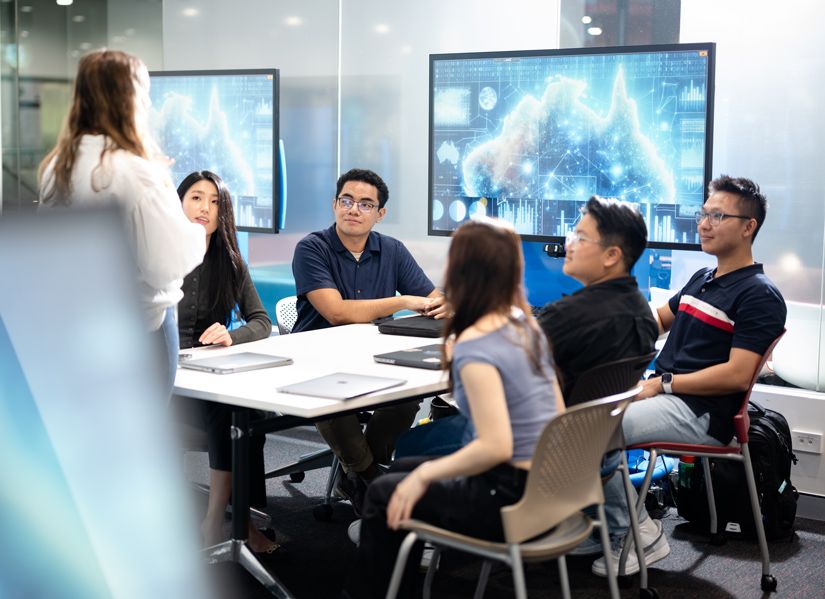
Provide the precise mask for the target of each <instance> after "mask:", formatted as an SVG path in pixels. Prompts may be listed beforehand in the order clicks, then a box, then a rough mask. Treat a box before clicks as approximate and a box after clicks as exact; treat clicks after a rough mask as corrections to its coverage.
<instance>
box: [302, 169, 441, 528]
mask: <svg viewBox="0 0 825 599" xmlns="http://www.w3.org/2000/svg"><path fill="white" fill-rule="evenodd" d="M388 198H389V191H388V189H387V185H386V184H385V183H384V181H383V180H382V179H381V177H379V176H378V175H377V174H375V173H374V172H372V171H369V170H362V169H352V170H350V171H348V172H346V173H344V174H343V175H341V177H340V178H339V179H338V183H337V188H336V194H335V198H333V200H332V211H333V214H334V215H335V224H333V225H332V226H331V227H329V228H328V229H325V230H323V231H316V232H315V233H310V234H309V235H307V236H306V237H304V239H302V240H301V241H300V242H299V243H298V245H297V247H296V248H295V255H294V257H293V259H292V273H293V275H294V276H295V286H296V290H297V295H298V303H297V310H298V319H297V321H296V323H295V327H294V328H293V332H294V333H297V332H300V331H311V330H315V329H322V328H326V327H331V326H335V325H341V324H351V323H367V322H370V321H372V320H375V319H376V318H381V317H384V316H389V315H391V314H394V313H395V312H398V311H399V310H413V311H415V312H419V313H421V314H427V315H430V316H433V317H435V318H441V317H443V315H444V310H445V306H444V297H443V294H442V293H441V291H439V290H438V289H436V288H435V286H434V285H433V284H432V282H431V281H430V280H429V279H428V278H427V276H426V275H425V274H424V272H423V271H422V270H421V268H420V267H419V266H418V264H417V263H416V262H415V260H414V259H413V257H412V255H411V254H410V252H409V251H408V250H407V248H406V247H404V245H403V244H402V243H401V242H400V241H398V240H397V239H393V238H392V237H389V236H387V235H382V234H381V233H377V232H376V231H373V227H374V226H375V225H376V224H377V223H379V222H381V220H382V219H383V218H384V216H385V214H386V212H387V209H386V207H385V205H386V203H387V199H388ZM397 293H398V294H400V295H397ZM417 411H418V402H417V401H413V402H408V403H405V404H400V405H395V406H390V407H387V408H379V409H377V410H375V412H374V414H373V416H372V418H371V419H370V421H369V424H368V425H367V428H366V430H365V431H363V432H362V430H361V425H360V424H359V422H358V419H357V417H356V416H343V417H341V418H333V419H331V420H325V421H323V422H319V423H317V427H318V430H319V432H320V433H321V435H322V436H323V437H324V440H325V441H326V442H327V443H328V444H329V446H330V448H332V450H333V451H334V452H335V455H337V456H338V458H339V460H340V461H341V464H342V466H343V468H344V470H345V471H346V472H347V478H346V480H344V481H342V484H341V486H340V490H342V491H343V492H344V493H345V494H346V495H347V496H348V497H349V498H350V499H351V501H352V504H353V508H355V511H356V514H357V513H358V511H359V509H360V505H359V504H360V501H361V500H362V497H363V491H364V490H365V489H366V484H367V483H369V481H370V480H372V479H373V478H375V477H376V476H377V475H378V473H379V471H378V468H377V464H380V463H387V462H388V461H389V459H390V456H391V455H392V452H393V449H394V447H395V442H396V440H397V439H398V437H399V436H400V435H401V434H402V433H403V432H404V431H406V430H407V429H409V428H410V425H411V424H412V421H413V418H414V417H415V414H416V412H417Z"/></svg>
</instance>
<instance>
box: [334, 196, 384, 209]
mask: <svg viewBox="0 0 825 599" xmlns="http://www.w3.org/2000/svg"><path fill="white" fill-rule="evenodd" d="M337 199H338V204H339V205H340V206H342V207H343V208H344V210H350V209H351V208H352V207H353V206H358V212H372V211H373V210H374V209H375V204H373V203H372V202H365V201H364V200H361V201H360V202H356V201H355V200H354V199H353V198H351V197H350V196H340V197H339V198H337Z"/></svg>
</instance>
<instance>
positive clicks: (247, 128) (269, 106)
mask: <svg viewBox="0 0 825 599" xmlns="http://www.w3.org/2000/svg"><path fill="white" fill-rule="evenodd" d="M275 88H276V81H275V77H274V76H273V74H272V72H269V73H244V74H239V73H232V72H227V73H218V72H216V73H191V74H177V73H173V74H164V73H153V74H152V86H151V97H152V112H151V117H150V122H151V124H152V128H153V130H154V132H155V135H156V137H157V140H158V143H159V144H160V146H161V148H162V150H163V151H164V152H165V153H166V154H167V155H168V156H169V157H170V158H173V159H174V161H175V162H174V164H173V165H172V176H173V178H174V180H175V183H179V182H180V181H181V180H182V179H183V178H184V177H185V176H186V175H188V174H189V173H191V172H192V171H196V170H210V171H213V172H215V173H217V174H218V175H220V176H221V178H222V179H223V180H224V181H225V182H226V185H227V187H228V188H229V191H230V193H231V194H232V203H233V207H234V211H235V222H236V224H237V225H238V227H239V228H243V229H248V230H270V231H271V230H273V229H276V228H277V223H276V222H275V220H274V218H275V214H274V210H273V208H274V206H275V204H274V202H273V195H274V194H273V189H274V187H273V180H274V176H275V173H276V172H277V171H276V165H275V157H276V155H275V141H276V140H275V136H274V130H275V126H274V125H275V124H276V123H277V106H276V105H275V103H276V102H277V99H276V97H275V93H274V91H275Z"/></svg>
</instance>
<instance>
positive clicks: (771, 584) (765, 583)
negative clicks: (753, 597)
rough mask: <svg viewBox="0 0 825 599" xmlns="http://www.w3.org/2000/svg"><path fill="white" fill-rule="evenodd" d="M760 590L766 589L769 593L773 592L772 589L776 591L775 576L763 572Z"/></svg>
mask: <svg viewBox="0 0 825 599" xmlns="http://www.w3.org/2000/svg"><path fill="white" fill-rule="evenodd" d="M762 590H763V591H768V592H769V593H773V592H774V591H776V578H774V577H773V576H771V575H770V574H763V575H762Z"/></svg>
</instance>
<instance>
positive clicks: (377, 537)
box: [345, 458, 527, 599]
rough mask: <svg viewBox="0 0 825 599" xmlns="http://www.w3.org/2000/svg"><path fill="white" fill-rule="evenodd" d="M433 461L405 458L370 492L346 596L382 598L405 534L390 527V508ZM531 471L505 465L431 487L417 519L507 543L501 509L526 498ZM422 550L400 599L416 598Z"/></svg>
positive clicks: (409, 570) (409, 566)
mask: <svg viewBox="0 0 825 599" xmlns="http://www.w3.org/2000/svg"><path fill="white" fill-rule="evenodd" d="M428 459H432V458H404V459H401V460H398V461H397V462H395V463H394V464H393V466H392V468H391V469H390V472H388V473H387V474H385V475H383V476H380V477H378V478H377V479H375V480H374V481H373V482H372V484H371V485H370V486H369V489H367V497H366V501H365V502H364V509H363V515H364V518H363V520H362V522H361V542H360V544H359V546H358V553H357V558H356V564H355V568H354V569H353V570H352V571H351V574H350V577H349V580H348V581H347V586H346V589H345V590H346V592H347V593H348V594H349V596H350V597H352V598H353V599H360V598H361V597H376V598H379V597H384V596H385V594H386V592H387V587H388V586H389V582H390V577H391V576H392V570H393V568H394V567H395V559H396V557H397V555H398V548H399V547H400V545H401V543H402V541H403V540H404V537H406V536H407V531H403V530H402V531H395V530H391V529H389V528H388V527H387V504H389V501H390V497H392V494H393V492H394V491H395V487H396V486H397V485H398V483H399V482H401V480H402V479H403V478H404V477H405V476H406V475H407V474H408V473H409V472H411V471H412V470H413V469H414V468H415V467H416V466H418V465H419V464H421V463H422V462H424V461H426V460H428ZM526 481H527V471H526V470H521V469H519V468H514V467H513V466H510V465H509V464H501V465H499V466H496V467H495V468H493V469H492V470H488V471H487V472H485V473H483V474H479V475H477V476H469V477H462V478H455V479H451V480H446V481H439V482H435V483H432V484H431V485H430V486H429V488H428V489H427V492H426V493H425V494H424V496H423V497H422V498H421V499H420V500H419V501H418V503H417V504H416V505H415V508H413V513H412V515H413V518H415V519H417V520H422V521H425V522H429V523H430V524H434V525H436V526H440V527H442V528H446V529H448V530H452V531H454V532H458V533H462V534H466V535H471V536H474V537H479V538H483V539H487V540H490V541H503V540H504V531H503V530H502V527H501V508H502V507H504V506H505V505H512V504H513V503H516V502H517V501H518V500H519V499H521V496H522V495H523V494H524V485H525V482H526ZM422 550H423V546H422V544H421V543H416V546H415V547H414V548H413V550H412V552H411V553H410V558H409V560H407V569H406V570H405V574H404V579H403V581H402V583H401V589H400V591H399V597H414V596H416V591H417V584H418V580H417V578H418V577H417V575H416V574H417V572H418V565H419V563H420V562H421V552H422Z"/></svg>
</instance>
